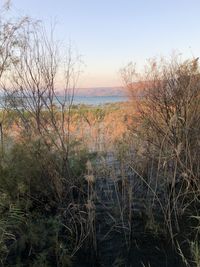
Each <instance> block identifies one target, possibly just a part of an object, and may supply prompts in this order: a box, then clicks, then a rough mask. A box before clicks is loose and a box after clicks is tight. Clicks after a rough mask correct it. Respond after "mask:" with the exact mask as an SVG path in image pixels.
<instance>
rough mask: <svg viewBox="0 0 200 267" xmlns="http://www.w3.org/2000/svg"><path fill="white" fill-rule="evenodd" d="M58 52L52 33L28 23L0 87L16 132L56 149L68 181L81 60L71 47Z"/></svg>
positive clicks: (64, 175)
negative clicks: (14, 116) (14, 117)
mask: <svg viewBox="0 0 200 267" xmlns="http://www.w3.org/2000/svg"><path fill="white" fill-rule="evenodd" d="M61 51H62V49H60V47H59V42H57V41H55V40H54V37H53V30H52V31H51V32H50V34H49V35H48V34H47V32H46V31H45V29H44V28H43V26H42V25H41V23H40V22H33V21H31V20H29V21H27V22H26V24H24V25H23V27H22V28H21V31H20V39H19V40H18V43H17V46H16V47H15V51H14V52H15V53H14V56H15V57H14V56H13V57H12V60H11V62H10V63H9V68H10V69H9V76H7V77H6V79H4V80H2V81H1V86H2V88H3V91H4V99H5V108H6V110H7V112H8V111H9V110H14V111H15V112H16V113H17V115H18V118H19V119H18V126H19V130H20V129H21V131H23V132H24V133H25V136H26V137H27V138H40V139H41V140H42V142H44V143H45V145H46V146H47V147H48V148H49V149H52V148H53V147H54V148H53V149H57V150H58V151H59V152H60V155H61V158H62V170H63V171H62V176H63V177H64V178H67V177H68V178H69V176H70V171H69V165H68V157H69V143H70V123H71V122H70V120H71V107H72V103H73V97H74V90H75V87H76V83H77V81H78V77H79V74H80V60H79V57H78V56H76V57H73V53H72V49H71V47H69V48H68V49H67V52H66V54H64V53H63V52H61ZM59 88H61V90H60V92H59Z"/></svg>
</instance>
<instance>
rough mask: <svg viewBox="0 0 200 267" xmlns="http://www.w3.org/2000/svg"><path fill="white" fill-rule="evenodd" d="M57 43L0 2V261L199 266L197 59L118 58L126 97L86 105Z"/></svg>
mask: <svg viewBox="0 0 200 267" xmlns="http://www.w3.org/2000/svg"><path fill="white" fill-rule="evenodd" d="M61 50H62V49H59V43H58V42H56V41H55V40H54V37H53V31H52V32H51V33H50V34H48V33H46V32H45V30H44V28H43V26H42V24H41V23H40V22H36V21H33V20H31V19H30V18H19V19H16V20H13V19H12V18H9V10H6V9H4V10H2V11H1V17H0V89H1V95H2V98H1V99H2V100H1V102H2V103H1V111H0V137H1V148H0V265H1V266H5V267H6V266H33V267H34V266H66V267H67V266H81V265H84V266H132V265H131V264H133V263H134V264H135V266H175V265H176V266H199V262H200V249H199V247H200V243H199V229H200V226H199V225H200V214H199V197H200V193H199V192H200V188H199V179H200V177H199V174H200V158H199V154H200V140H199V136H200V67H199V62H198V59H191V60H187V61H182V60H181V59H180V58H178V57H173V58H172V59H170V60H169V61H167V60H165V59H161V60H160V61H158V60H153V61H150V63H149V65H148V66H146V67H145V71H144V72H143V74H142V75H140V74H138V73H137V70H136V66H135V65H134V64H128V65H127V66H126V67H125V68H124V69H123V70H122V77H123V79H124V82H125V86H126V88H127V89H128V92H129V93H130V101H129V102H127V103H117V104H108V105H104V106H95V107H93V106H86V105H73V98H74V90H75V87H76V82H77V80H78V77H79V74H80V59H79V57H77V56H75V57H74V56H73V53H72V52H73V51H72V49H71V47H70V48H67V49H66V51H67V52H66V53H65V54H64V55H63V54H61V52H60V51H61ZM62 51H63V50H62ZM144 73H145V74H144ZM60 79H62V81H63V88H64V89H63V92H62V93H63V95H62V97H60V96H59V94H58V91H57V89H56V88H58V85H59V82H60ZM144 241H145V244H144Z"/></svg>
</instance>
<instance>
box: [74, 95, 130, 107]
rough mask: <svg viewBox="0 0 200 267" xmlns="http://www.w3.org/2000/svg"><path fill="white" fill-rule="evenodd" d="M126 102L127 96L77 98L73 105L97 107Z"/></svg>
mask: <svg viewBox="0 0 200 267" xmlns="http://www.w3.org/2000/svg"><path fill="white" fill-rule="evenodd" d="M126 101H128V97H126V96H75V97H74V101H73V103H74V104H85V105H94V106H97V105H103V104H108V103H117V102H126Z"/></svg>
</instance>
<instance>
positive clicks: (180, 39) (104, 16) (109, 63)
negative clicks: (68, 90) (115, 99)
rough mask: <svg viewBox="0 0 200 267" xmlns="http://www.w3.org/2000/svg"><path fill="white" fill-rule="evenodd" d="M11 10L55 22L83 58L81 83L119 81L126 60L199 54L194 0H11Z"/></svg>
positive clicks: (198, 12) (198, 9)
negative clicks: (175, 53)
mask: <svg viewBox="0 0 200 267" xmlns="http://www.w3.org/2000/svg"><path fill="white" fill-rule="evenodd" d="M1 2H3V1H2V0H1ZM12 9H13V10H14V12H15V13H18V14H24V15H29V16H32V17H33V18H37V19H41V20H43V21H44V22H45V24H46V26H47V27H50V24H51V23H52V22H56V23H57V27H56V38H58V39H60V40H62V41H63V40H65V41H67V42H68V41H69V40H70V41H71V42H72V43H73V45H74V47H75V48H76V49H77V50H78V52H79V54H81V55H82V59H83V61H84V63H85V67H84V73H83V74H82V77H81V79H80V84H79V86H80V87H96V86H99V87H101V86H119V85H121V80H120V75H119V69H120V68H121V67H123V66H124V65H125V64H127V63H128V62H129V61H135V62H137V63H138V64H139V65H143V64H144V63H145V60H146V59H147V58H150V57H154V56H159V55H163V56H169V55H170V54H171V53H172V51H173V50H177V51H179V52H180V53H182V54H183V56H184V57H188V56H189V57H191V56H199V55H200V1H199V0H13V1H12Z"/></svg>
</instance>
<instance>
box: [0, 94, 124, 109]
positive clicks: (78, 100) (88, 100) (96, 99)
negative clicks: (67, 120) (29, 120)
mask: <svg viewBox="0 0 200 267" xmlns="http://www.w3.org/2000/svg"><path fill="white" fill-rule="evenodd" d="M58 99H59V100H60V101H61V102H63V101H64V97H63V96H58ZM16 100H17V102H18V107H20V101H23V98H16ZM3 101H4V100H3V97H1V96H0V109H1V108H2V107H3V104H2V102H3ZM126 101H128V97H126V96H76V95H75V96H74V99H73V104H75V105H78V104H85V105H93V106H97V105H103V104H108V103H117V102H126ZM54 103H55V104H56V105H57V104H58V101H57V100H56V99H55V102H54Z"/></svg>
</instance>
